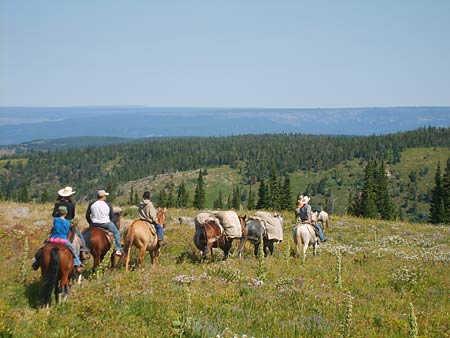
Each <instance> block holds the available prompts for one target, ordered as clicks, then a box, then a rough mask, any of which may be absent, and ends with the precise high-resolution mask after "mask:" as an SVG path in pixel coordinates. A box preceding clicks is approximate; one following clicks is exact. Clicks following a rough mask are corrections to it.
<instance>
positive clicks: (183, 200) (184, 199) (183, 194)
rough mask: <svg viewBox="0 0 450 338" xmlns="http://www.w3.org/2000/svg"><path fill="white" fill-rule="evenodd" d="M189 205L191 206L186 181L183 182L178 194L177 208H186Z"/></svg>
mask: <svg viewBox="0 0 450 338" xmlns="http://www.w3.org/2000/svg"><path fill="white" fill-rule="evenodd" d="M188 205H189V193H188V191H187V190H186V185H185V183H184V181H181V184H180V186H179V188H178V194H177V206H178V207H183V208H186V207H187V206H188Z"/></svg>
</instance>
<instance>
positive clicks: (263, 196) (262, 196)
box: [256, 179, 269, 209]
mask: <svg viewBox="0 0 450 338" xmlns="http://www.w3.org/2000/svg"><path fill="white" fill-rule="evenodd" d="M268 208H269V193H268V188H267V185H266V182H265V181H264V179H262V180H261V182H260V185H259V189H258V203H257V204H256V209H268Z"/></svg>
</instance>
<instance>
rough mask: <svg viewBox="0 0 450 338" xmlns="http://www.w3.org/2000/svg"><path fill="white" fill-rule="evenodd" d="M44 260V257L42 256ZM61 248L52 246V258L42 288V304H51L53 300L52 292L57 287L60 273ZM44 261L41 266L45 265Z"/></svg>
mask: <svg viewBox="0 0 450 338" xmlns="http://www.w3.org/2000/svg"><path fill="white" fill-rule="evenodd" d="M41 260H42V257H41ZM59 261H60V255H59V249H58V248H52V249H51V250H50V260H49V263H48V267H47V271H46V273H45V275H44V276H43V277H44V278H43V283H42V289H41V306H42V307H44V306H50V304H51V301H52V292H53V289H54V288H57V287H58V286H57V282H58V273H59ZM43 266H44V265H43V262H41V267H43Z"/></svg>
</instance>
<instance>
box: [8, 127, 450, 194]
mask: <svg viewBox="0 0 450 338" xmlns="http://www.w3.org/2000/svg"><path fill="white" fill-rule="evenodd" d="M449 146H450V128H435V127H427V128H419V129H417V130H414V131H408V132H402V133H396V134H390V135H373V136H366V137H362V136H358V137H350V136H326V135H322V136H316V135H304V134H265V135H240V136H230V137H204V138H203V137H188V138H167V139H151V140H148V141H144V142H141V143H127V144H117V145H109V146H105V147H101V148H86V149H80V150H66V151H58V152H44V151H34V152H30V153H27V154H19V155H12V156H5V157H3V158H1V159H0V179H1V186H0V194H1V196H0V197H1V198H2V199H8V200H21V199H27V198H29V199H32V198H34V199H38V200H39V198H41V197H42V194H43V193H46V191H51V192H52V193H51V194H52V196H53V191H56V189H57V188H60V187H62V186H65V185H72V186H75V187H76V188H77V191H78V192H79V193H78V194H77V196H79V197H81V196H88V197H91V196H92V194H93V193H95V191H96V190H97V189H98V188H100V187H103V188H104V187H115V186H117V185H119V184H123V183H125V182H128V181H131V180H136V179H139V178H143V177H148V176H151V175H156V174H161V173H171V172H177V171H186V170H194V169H198V168H208V167H217V166H221V165H230V166H231V167H236V166H237V165H238V164H239V165H241V166H242V163H244V168H245V169H244V172H242V174H243V179H244V180H246V181H247V182H248V183H252V182H253V183H254V182H256V181H259V180H261V179H263V178H265V177H268V176H269V175H270V172H271V170H272V169H274V168H275V169H276V170H277V171H278V172H279V173H280V174H282V175H287V174H290V173H293V172H295V171H299V170H302V171H314V172H320V171H322V170H327V169H330V168H332V167H333V166H334V165H337V164H338V163H341V162H342V161H345V160H352V159H355V158H356V159H365V160H369V159H376V160H383V161H386V162H387V163H395V162H398V161H399V160H400V153H401V151H403V150H405V149H408V148H414V147H449Z"/></svg>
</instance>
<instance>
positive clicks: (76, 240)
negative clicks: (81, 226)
mask: <svg viewBox="0 0 450 338" xmlns="http://www.w3.org/2000/svg"><path fill="white" fill-rule="evenodd" d="M75 226H77V224H75ZM68 239H69V241H70V242H71V243H72V247H73V250H74V251H75V252H76V253H77V254H78V257H80V259H81V261H82V262H83V261H84V260H86V259H87V258H88V257H89V254H87V253H85V255H82V254H81V247H82V245H83V243H82V241H81V238H80V237H79V236H78V234H77V233H76V232H75V231H74V230H73V229H71V230H70V231H69V235H68ZM77 275H78V276H77ZM72 277H74V278H77V284H78V285H80V284H81V278H82V277H83V275H82V273H76V272H75V273H74V274H73V275H72Z"/></svg>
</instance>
